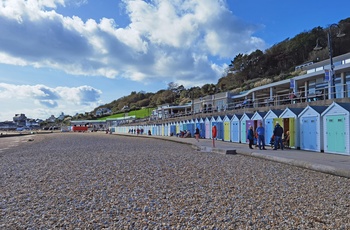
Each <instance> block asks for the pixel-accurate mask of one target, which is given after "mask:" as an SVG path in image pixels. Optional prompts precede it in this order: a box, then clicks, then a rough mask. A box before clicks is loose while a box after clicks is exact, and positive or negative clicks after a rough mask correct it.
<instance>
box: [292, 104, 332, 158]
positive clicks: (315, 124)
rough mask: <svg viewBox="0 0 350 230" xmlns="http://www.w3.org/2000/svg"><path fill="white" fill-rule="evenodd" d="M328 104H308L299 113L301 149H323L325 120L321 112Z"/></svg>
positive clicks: (318, 150)
mask: <svg viewBox="0 0 350 230" xmlns="http://www.w3.org/2000/svg"><path fill="white" fill-rule="evenodd" d="M327 108H328V107H327V106H310V105H308V106H307V107H306V108H305V109H304V110H303V111H302V112H301V113H300V114H299V115H298V117H299V125H300V127H299V133H300V134H299V136H300V149H302V150H310V151H316V152H321V150H323V122H322V117H321V114H322V113H323V112H324V111H325V110H326V109H327Z"/></svg>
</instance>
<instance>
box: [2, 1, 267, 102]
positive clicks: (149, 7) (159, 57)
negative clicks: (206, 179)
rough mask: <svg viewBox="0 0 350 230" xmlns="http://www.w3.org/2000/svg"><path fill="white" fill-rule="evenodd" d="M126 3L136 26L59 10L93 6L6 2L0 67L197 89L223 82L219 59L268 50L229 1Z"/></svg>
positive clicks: (43, 2)
mask: <svg viewBox="0 0 350 230" xmlns="http://www.w3.org/2000/svg"><path fill="white" fill-rule="evenodd" d="M123 2H124V6H125V10H126V13H127V15H128V16H129V19H130V22H131V23H130V24H129V25H127V26H125V27H124V28H118V26H117V23H116V22H115V21H114V20H113V19H107V18H102V19H101V20H99V21H95V20H93V19H89V20H87V21H85V22H84V21H83V20H82V19H81V18H79V17H78V16H74V17H68V16H65V15H60V14H58V13H57V12H56V11H55V10H56V8H57V6H66V7H69V6H71V5H73V4H76V6H79V5H83V4H89V3H88V2H87V1H84V0H78V1H74V0H69V1H68V0H66V1H65V0H46V1H45V0H26V1H25V0H11V1H5V0H2V1H1V3H2V4H0V20H1V22H2V23H1V24H0V31H1V33H2V36H1V37H0V57H6V58H0V62H1V63H6V64H12V65H22V66H23V65H30V66H35V67H37V68H41V67H47V68H54V69H59V70H62V71H65V72H66V73H68V74H74V75H85V76H105V77H108V78H119V77H123V78H129V79H132V80H134V81H143V82H148V81H175V82H183V83H184V84H185V86H190V85H193V84H197V83H198V85H199V84H201V83H203V82H204V83H205V82H216V81H217V79H218V78H219V77H220V76H221V73H222V71H223V68H224V67H225V66H224V65H218V64H215V63H214V62H213V61H212V60H213V58H227V59H228V60H229V59H231V58H232V57H234V56H235V54H237V53H245V52H249V51H252V50H255V49H257V48H260V49H262V48H264V46H265V44H264V42H263V41H262V40H261V39H259V38H257V37H254V36H253V34H254V31H255V30H256V29H257V28H256V27H255V26H253V25H248V24H246V23H243V22H241V21H240V20H238V19H237V18H235V16H234V15H233V14H232V12H230V11H229V10H228V8H227V6H226V4H225V1H223V0H156V1H141V0H125V1H123ZM23 38H25V39H23ZM198 57H201V58H200V59H198ZM199 60H200V61H199ZM193 79H196V81H195V82H194V81H193ZM47 104H51V105H53V106H54V105H55V104H54V103H53V104H52V103H51V102H50V101H48V102H47Z"/></svg>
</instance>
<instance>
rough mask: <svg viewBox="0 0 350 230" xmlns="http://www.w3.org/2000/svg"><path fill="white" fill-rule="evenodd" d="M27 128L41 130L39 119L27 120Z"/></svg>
mask: <svg viewBox="0 0 350 230" xmlns="http://www.w3.org/2000/svg"><path fill="white" fill-rule="evenodd" d="M25 126H26V127H28V128H29V129H40V122H39V120H38V119H27V120H26V125H25Z"/></svg>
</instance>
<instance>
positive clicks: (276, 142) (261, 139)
mask: <svg viewBox="0 0 350 230" xmlns="http://www.w3.org/2000/svg"><path fill="white" fill-rule="evenodd" d="M282 135H283V127H282V126H281V125H280V124H279V123H278V122H276V125H275V128H274V130H273V136H272V138H271V139H272V140H273V147H274V148H273V150H277V149H278V148H281V150H283V149H284V144H283V139H282ZM247 139H248V141H249V148H250V149H253V145H254V140H256V141H257V143H256V144H257V146H258V147H259V149H260V150H266V148H265V128H264V127H263V125H262V123H259V127H258V128H257V129H256V131H255V133H254V130H253V126H249V129H248V133H247ZM285 139H286V140H287V139H288V141H289V131H287V132H286V137H285Z"/></svg>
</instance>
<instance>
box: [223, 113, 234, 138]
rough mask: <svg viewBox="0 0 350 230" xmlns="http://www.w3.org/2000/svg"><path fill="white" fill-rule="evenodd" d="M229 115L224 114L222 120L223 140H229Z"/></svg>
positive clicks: (230, 117)
mask: <svg viewBox="0 0 350 230" xmlns="http://www.w3.org/2000/svg"><path fill="white" fill-rule="evenodd" d="M231 119H232V116H231V115H226V116H225V117H224V119H223V120H222V121H223V123H224V141H231Z"/></svg>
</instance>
